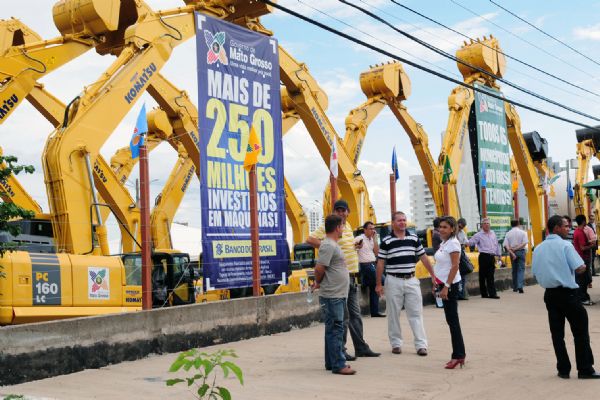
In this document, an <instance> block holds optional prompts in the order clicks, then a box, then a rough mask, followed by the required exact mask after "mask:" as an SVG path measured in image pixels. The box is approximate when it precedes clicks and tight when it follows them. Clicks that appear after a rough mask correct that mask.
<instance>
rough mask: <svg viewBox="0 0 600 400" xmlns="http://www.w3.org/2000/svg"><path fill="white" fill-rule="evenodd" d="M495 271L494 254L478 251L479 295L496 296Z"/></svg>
mask: <svg viewBox="0 0 600 400" xmlns="http://www.w3.org/2000/svg"><path fill="white" fill-rule="evenodd" d="M495 271H496V256H494V255H493V254H488V253H479V291H480V292H481V297H494V296H496V285H495V284H494V272H495Z"/></svg>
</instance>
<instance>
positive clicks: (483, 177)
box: [481, 163, 487, 188]
mask: <svg viewBox="0 0 600 400" xmlns="http://www.w3.org/2000/svg"><path fill="white" fill-rule="evenodd" d="M481 187H482V188H487V178H486V170H485V163H483V164H481Z"/></svg>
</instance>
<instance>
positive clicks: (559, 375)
mask: <svg viewBox="0 0 600 400" xmlns="http://www.w3.org/2000/svg"><path fill="white" fill-rule="evenodd" d="M556 376H558V377H559V378H561V379H569V378H570V376H569V374H561V373H560V372H559V373H558V374H556Z"/></svg>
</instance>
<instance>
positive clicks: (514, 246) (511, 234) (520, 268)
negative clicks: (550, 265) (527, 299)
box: [502, 220, 529, 293]
mask: <svg viewBox="0 0 600 400" xmlns="http://www.w3.org/2000/svg"><path fill="white" fill-rule="evenodd" d="M510 226H512V229H511V230H510V231H508V232H507V233H506V236H505V237H504V242H503V243H502V246H503V247H504V248H505V249H506V250H507V251H508V254H509V255H510V260H511V262H512V287H513V292H519V293H524V292H523V285H524V283H525V254H526V253H527V244H528V243H529V240H528V239H527V233H525V231H523V230H522V229H521V228H520V227H519V221H517V220H513V221H511V223H510Z"/></svg>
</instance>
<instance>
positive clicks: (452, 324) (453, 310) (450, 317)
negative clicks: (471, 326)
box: [440, 283, 466, 359]
mask: <svg viewBox="0 0 600 400" xmlns="http://www.w3.org/2000/svg"><path fill="white" fill-rule="evenodd" d="M441 288H443V286H441V287H440V289H441ZM459 289H460V283H453V284H452V285H450V290H449V291H448V300H443V303H444V314H445V315H446V322H447V323H448V327H449V328H450V339H451V340H452V356H451V358H454V359H460V358H465V355H466V354H465V342H464V341H463V336H462V331H461V330H460V321H459V319H458V291H459Z"/></svg>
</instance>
